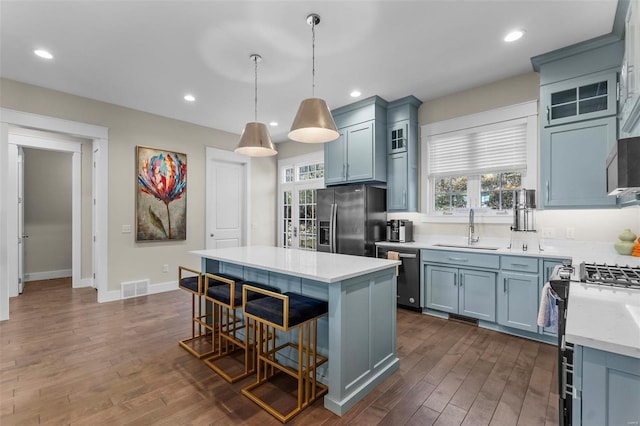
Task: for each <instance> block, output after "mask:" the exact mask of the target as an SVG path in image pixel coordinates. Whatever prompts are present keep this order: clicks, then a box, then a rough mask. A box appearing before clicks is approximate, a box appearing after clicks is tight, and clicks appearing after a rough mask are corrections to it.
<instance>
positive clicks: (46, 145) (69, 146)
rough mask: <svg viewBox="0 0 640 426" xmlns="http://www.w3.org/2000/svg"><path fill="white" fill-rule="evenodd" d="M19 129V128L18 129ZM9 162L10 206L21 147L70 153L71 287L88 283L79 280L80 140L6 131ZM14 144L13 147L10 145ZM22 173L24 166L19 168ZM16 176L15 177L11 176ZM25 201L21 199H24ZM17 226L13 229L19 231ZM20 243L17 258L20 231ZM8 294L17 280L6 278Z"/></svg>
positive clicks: (12, 292)
mask: <svg viewBox="0 0 640 426" xmlns="http://www.w3.org/2000/svg"><path fill="white" fill-rule="evenodd" d="M17 132H19V130H17ZM9 145H10V146H9V166H10V167H11V168H12V169H13V170H12V169H9V188H8V192H7V197H8V198H9V200H8V205H9V208H10V209H12V208H13V206H12V204H13V202H12V200H11V199H17V198H18V197H19V194H18V193H17V192H16V189H17V186H16V185H15V184H14V182H17V181H18V180H19V179H21V177H20V176H19V173H20V171H19V170H18V168H17V158H18V150H19V149H20V148H35V149H40V150H45V151H54V152H64V153H70V154H71V156H72V159H71V259H72V260H71V285H72V287H73V288H79V287H89V286H91V284H92V283H91V281H85V282H82V275H81V272H82V246H81V244H82V192H81V185H82V144H81V143H80V142H68V141H61V140H56V139H55V136H52V137H51V138H48V137H40V136H33V135H23V134H19V133H13V132H12V131H11V132H9ZM12 146H13V147H15V148H13V147H12ZM22 173H24V167H23V168H22ZM14 179H15V180H14ZM23 204H24V200H23ZM15 219H16V223H18V221H20V220H21V218H20V217H18V210H17V203H16V218H15ZM9 223H12V219H11V218H9ZM17 228H18V227H16V232H17V231H18V229H17ZM15 237H17V238H18V240H19V241H21V242H22V244H23V246H22V247H19V248H18V258H19V252H20V250H23V251H24V241H22V238H21V236H20V235H15ZM19 269H20V267H19V264H18V271H17V273H18V279H20V278H22V280H23V284H24V276H22V277H21V273H22V272H23V271H20V270H19ZM9 283H10V284H12V285H10V287H9V297H15V296H17V295H18V293H19V291H18V290H19V285H20V283H19V281H18V282H15V284H14V281H13V280H10V281H9Z"/></svg>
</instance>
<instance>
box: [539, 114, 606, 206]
mask: <svg viewBox="0 0 640 426" xmlns="http://www.w3.org/2000/svg"><path fill="white" fill-rule="evenodd" d="M615 141H616V118H615V116H614V117H608V118H600V119H595V120H588V121H584V122H579V123H571V124H565V125H562V126H553V127H546V128H544V129H543V130H542V135H541V138H540V144H541V155H540V157H541V162H540V163H541V164H540V182H541V184H542V191H541V192H542V197H541V199H542V200H541V201H542V205H543V207H545V208H581V207H583V208H597V207H599V208H603V207H615V205H616V199H615V197H609V196H607V174H606V172H607V170H606V164H605V160H606V158H607V155H608V153H609V151H610V149H611V147H612V146H613V144H614V143H615Z"/></svg>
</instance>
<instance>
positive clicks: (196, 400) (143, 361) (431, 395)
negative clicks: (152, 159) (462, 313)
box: [0, 279, 558, 426]
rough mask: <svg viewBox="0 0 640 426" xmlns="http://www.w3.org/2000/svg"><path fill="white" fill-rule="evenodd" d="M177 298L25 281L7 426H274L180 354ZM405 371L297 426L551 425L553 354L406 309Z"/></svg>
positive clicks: (1, 338)
mask: <svg viewBox="0 0 640 426" xmlns="http://www.w3.org/2000/svg"><path fill="white" fill-rule="evenodd" d="M190 303H191V302H190V297H189V296H188V295H187V294H186V293H184V292H182V291H179V290H176V291H173V292H168V293H161V294H155V295H151V296H145V297H138V298H135V299H129V300H123V301H117V302H110V303H104V304H98V303H97V302H96V294H95V290H93V289H90V288H82V289H71V285H70V283H69V280H68V279H59V280H48V281H38V282H30V283H27V285H26V288H25V291H24V293H23V294H22V295H21V296H19V297H17V298H13V299H11V302H10V309H11V311H10V312H11V320H10V321H5V322H2V323H0V345H1V348H0V424H1V425H3V426H8V425H31V424H52V425H62V424H83V425H103V424H109V425H127V424H135V425H150V424H159V425H186V424H189V425H208V424H211V425H227V424H228V425H261V426H263V425H278V424H280V423H279V422H278V421H277V420H275V419H274V418H273V417H271V416H270V415H268V414H267V413H265V412H264V411H262V410H261V409H260V408H259V407H258V406H257V405H256V404H254V403H253V402H251V401H249V400H248V399H247V398H245V397H244V396H242V394H241V393H240V389H241V388H242V387H243V386H245V385H246V384H247V383H250V381H251V380H253V378H247V379H245V380H243V381H240V382H238V383H236V384H234V385H230V384H228V383H227V382H225V381H224V380H222V379H221V378H220V377H218V376H217V375H216V374H215V373H214V372H213V371H212V370H211V369H209V367H207V366H206V365H204V363H203V362H202V361H199V360H197V359H196V358H194V357H193V356H191V355H190V354H189V353H187V351H185V350H184V349H182V348H180V347H179V346H178V343H177V342H178V340H179V339H181V338H184V337H186V336H188V335H189V333H190V325H189V316H190V315H189V312H190ZM397 343H398V352H399V357H400V370H399V371H397V372H396V373H394V374H393V375H392V376H391V377H389V378H388V379H387V380H386V381H385V382H384V383H382V384H381V385H380V386H378V387H377V388H376V389H375V390H374V391H373V392H372V393H370V394H369V395H368V396H367V397H366V398H365V399H364V400H363V401H361V402H359V403H358V404H357V405H356V406H355V407H354V408H353V409H351V410H350V411H349V412H348V413H347V414H346V415H345V416H343V417H342V418H340V417H338V416H336V415H334V414H332V413H331V412H329V411H328V410H325V409H324V408H323V406H322V401H321V400H320V401H317V402H316V403H315V404H314V405H313V406H312V407H310V408H308V409H307V410H305V411H304V412H303V413H302V414H300V415H299V416H297V417H296V418H294V419H293V420H292V421H291V422H290V423H289V424H294V425H295V424H300V425H334V424H335V425H342V424H345V425H347V424H348V425H403V424H406V425H431V424H436V425H459V424H464V425H487V424H491V425H516V424H521V425H545V424H549V425H554V424H557V416H558V413H557V412H558V404H557V393H556V392H557V391H556V380H557V375H556V374H557V373H556V352H555V351H556V349H555V347H553V346H550V345H545V344H541V343H536V342H531V341H528V340H525V339H521V338H517V337H512V336H507V335H504V334H500V333H496V332H493V331H489V330H485V329H481V328H477V327H473V326H470V325H468V324H463V323H459V322H455V321H446V320H442V319H438V318H432V317H429V316H425V315H421V314H418V313H414V312H410V311H406V310H402V309H400V310H398V342H397Z"/></svg>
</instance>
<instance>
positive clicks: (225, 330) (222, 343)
mask: <svg viewBox="0 0 640 426" xmlns="http://www.w3.org/2000/svg"><path fill="white" fill-rule="evenodd" d="M212 284H213V285H212ZM247 284H250V285H251V286H253V287H257V288H262V289H265V290H269V291H272V292H276V293H277V292H278V289H277V288H275V287H270V286H266V285H262V284H257V283H249V282H248V281H244V280H241V279H240V278H236V277H233V276H230V275H224V274H205V285H204V287H205V291H204V297H205V299H206V300H207V301H209V302H211V303H212V305H213V307H214V312H215V315H216V323H217V325H218V327H217V331H218V334H217V344H216V350H215V351H214V353H213V354H212V356H210V357H209V358H207V359H205V361H204V362H205V364H207V365H208V366H209V367H211V369H213V370H214V371H215V372H216V373H218V374H219V375H220V376H222V378H224V379H225V380H226V381H228V382H229V383H235V382H237V381H238V380H241V379H244V378H245V377H247V376H249V375H250V374H253V372H255V341H256V333H255V331H256V330H255V327H253V326H250V327H249V326H248V324H247V323H246V321H245V320H244V318H243V316H242V315H241V313H240V312H238V309H240V308H242V289H243V288H244V286H245V285H247ZM258 297H263V295H262V294H259V293H253V294H252V295H251V297H250V298H253V299H255V298H258ZM237 351H243V352H244V359H243V363H242V364H243V367H242V369H241V371H240V372H237V366H236V372H232V371H233V367H234V365H233V364H232V363H231V360H230V358H231V357H230V355H231V354H233V353H235V352H237ZM222 358H228V359H226V360H224V361H221V360H222ZM230 364H231V365H230Z"/></svg>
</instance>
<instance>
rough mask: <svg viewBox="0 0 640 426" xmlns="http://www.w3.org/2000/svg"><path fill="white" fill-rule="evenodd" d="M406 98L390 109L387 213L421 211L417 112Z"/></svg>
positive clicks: (416, 103) (414, 103) (416, 104)
mask: <svg viewBox="0 0 640 426" xmlns="http://www.w3.org/2000/svg"><path fill="white" fill-rule="evenodd" d="M420 105H422V102H421V101H420V100H419V99H417V98H416V97H415V96H407V97H404V98H402V99H398V100H396V101H393V102H390V103H389V105H388V107H387V129H388V130H387V153H388V154H389V156H388V160H387V168H388V176H387V210H388V211H390V212H416V211H418V108H420Z"/></svg>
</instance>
